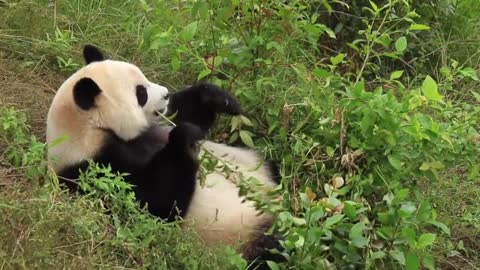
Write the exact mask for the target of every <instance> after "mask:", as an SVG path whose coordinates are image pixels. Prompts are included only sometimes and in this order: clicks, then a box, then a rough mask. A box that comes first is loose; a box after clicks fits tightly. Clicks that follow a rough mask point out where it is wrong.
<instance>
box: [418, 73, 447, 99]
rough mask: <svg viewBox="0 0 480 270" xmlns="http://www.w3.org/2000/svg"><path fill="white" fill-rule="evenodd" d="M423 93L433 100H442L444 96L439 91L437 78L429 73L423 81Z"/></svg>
mask: <svg viewBox="0 0 480 270" xmlns="http://www.w3.org/2000/svg"><path fill="white" fill-rule="evenodd" d="M422 93H423V95H424V96H425V97H427V98H428V99H429V100H433V101H440V100H442V98H443V96H441V95H440V94H439V93H438V85H437V83H436V82H435V80H434V79H433V78H432V77H430V76H428V75H427V77H426V78H425V80H424V81H423V85H422Z"/></svg>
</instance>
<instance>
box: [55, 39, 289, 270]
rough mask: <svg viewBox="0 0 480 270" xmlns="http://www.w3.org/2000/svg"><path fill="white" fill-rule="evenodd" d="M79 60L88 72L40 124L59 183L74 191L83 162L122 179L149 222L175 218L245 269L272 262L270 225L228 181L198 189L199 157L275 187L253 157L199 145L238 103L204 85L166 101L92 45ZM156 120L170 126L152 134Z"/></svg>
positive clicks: (217, 175) (68, 86)
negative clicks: (229, 251)
mask: <svg viewBox="0 0 480 270" xmlns="http://www.w3.org/2000/svg"><path fill="white" fill-rule="evenodd" d="M83 57H84V59H85V62H86V65H85V66H83V67H81V68H80V69H79V70H78V71H76V72H75V73H74V74H73V75H71V76H70V77H69V78H68V79H67V80H66V81H65V82H64V83H63V84H62V85H61V86H60V88H59V89H58V91H57V93H56V95H55V97H54V98H53V101H52V103H51V106H50V109H49V111H48V116H47V131H46V140H47V143H48V144H52V143H53V142H56V141H57V140H58V138H61V137H64V136H67V140H64V141H63V142H61V143H58V144H55V145H53V144H52V146H51V147H49V148H48V159H49V161H50V164H51V167H52V168H53V169H54V171H55V172H56V173H57V175H58V176H59V180H60V181H61V182H62V183H63V184H64V185H65V186H67V187H68V188H70V189H72V190H76V186H77V185H76V184H75V179H78V177H79V174H80V170H82V171H84V170H85V169H86V168H87V167H88V161H89V160H93V161H95V162H97V163H101V164H104V165H107V164H108V165H110V166H111V168H112V169H113V170H114V171H118V172H122V173H128V176H126V177H125V179H126V181H128V182H130V183H132V184H133V185H134V192H135V196H136V199H137V200H138V201H139V202H140V204H141V205H145V204H146V205H147V207H148V210H149V212H150V213H152V214H153V215H155V216H157V217H159V218H161V219H163V220H166V221H173V220H175V219H176V218H178V217H181V218H183V219H184V220H185V221H187V223H188V224H190V226H193V228H194V229H195V230H196V232H197V233H198V235H199V236H200V237H201V238H202V239H203V240H204V241H205V242H206V243H213V244H216V243H224V244H230V245H234V246H236V247H237V248H238V250H239V251H240V252H241V253H242V254H243V256H244V258H246V259H247V261H249V262H254V261H257V262H262V261H264V260H265V259H268V260H277V261H278V260H280V258H279V257H278V256H275V255H271V254H270V253H269V252H268V249H271V248H279V247H280V246H279V242H278V241H277V240H278V239H277V238H276V237H274V236H269V235H266V234H264V232H265V231H266V229H268V228H269V227H270V226H271V224H272V217H271V216H269V215H268V214H266V213H262V214H259V213H258V211H257V210H256V208H255V207H254V204H253V203H252V202H250V201H246V200H245V198H244V197H241V196H240V195H239V188H238V186H237V185H236V184H235V183H234V181H235V179H234V178H235V177H233V176H228V177H227V176H226V175H225V174H224V173H222V172H219V171H213V172H211V173H209V174H207V175H206V177H205V184H204V185H200V181H198V176H199V175H198V174H199V160H200V157H201V156H202V155H203V154H204V153H205V151H206V152H208V153H209V154H213V155H214V156H215V157H216V158H218V159H221V160H222V161H223V162H226V163H227V164H232V165H233V166H234V167H235V169H236V170H238V171H240V172H241V173H242V174H243V176H246V177H254V178H256V179H258V180H260V181H261V183H262V184H263V185H264V186H265V187H266V188H267V189H268V188H274V187H275V186H276V185H277V184H279V173H278V169H277V168H276V166H275V164H274V163H273V162H270V161H266V160H264V159H263V158H262V157H261V156H260V155H259V154H258V153H257V152H255V151H253V150H249V149H244V148H239V147H233V146H228V145H225V144H219V143H215V142H213V141H209V140H206V139H205V138H206V135H207V134H208V131H209V130H210V128H211V127H212V125H213V124H214V122H215V119H216V118H217V116H218V114H228V115H238V114H240V113H241V108H240V105H239V103H238V101H237V100H236V99H235V98H234V97H233V96H232V95H230V94H229V93H228V92H226V91H224V90H222V89H220V88H219V87H218V86H216V85H214V84H210V83H205V82H204V83H197V84H195V85H192V86H190V87H187V88H186V89H183V90H180V91H177V92H175V93H169V91H168V89H167V88H165V87H163V86H160V85H157V84H155V83H153V82H151V81H149V80H148V79H147V78H146V77H145V76H144V74H143V73H142V71H141V70H140V69H139V68H138V67H137V66H135V65H133V64H131V63H128V62H122V61H115V60H110V59H107V58H106V57H105V56H104V55H103V53H102V52H101V51H100V50H99V49H98V48H97V47H95V46H92V45H86V46H85V47H84V49H83ZM159 112H162V113H164V114H165V115H167V116H172V115H173V116H174V117H173V119H174V120H173V121H174V123H175V126H171V127H167V126H164V125H160V124H158V117H159V115H158V114H159ZM198 146H200V147H198ZM232 175H234V174H232ZM237 176H238V175H237ZM257 265H258V263H257ZM260 266H261V267H266V266H265V264H261V265H260Z"/></svg>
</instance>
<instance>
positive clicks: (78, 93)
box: [73, 78, 102, 110]
mask: <svg viewBox="0 0 480 270" xmlns="http://www.w3.org/2000/svg"><path fill="white" fill-rule="evenodd" d="M101 92H102V90H100V87H98V85H97V84H96V83H95V81H93V80H92V79H90V78H82V79H81V80H79V81H78V82H77V83H76V84H75V86H74V87H73V99H74V100H75V103H76V104H77V105H78V107H80V108H82V109H83V110H89V109H91V108H93V107H95V97H96V96H98V95H99V94H100V93H101Z"/></svg>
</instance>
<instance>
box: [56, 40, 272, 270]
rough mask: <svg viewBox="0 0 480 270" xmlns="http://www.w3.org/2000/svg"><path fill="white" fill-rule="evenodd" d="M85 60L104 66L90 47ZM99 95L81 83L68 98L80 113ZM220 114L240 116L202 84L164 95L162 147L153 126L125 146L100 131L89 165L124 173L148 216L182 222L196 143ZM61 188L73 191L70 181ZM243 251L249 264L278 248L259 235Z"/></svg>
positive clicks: (74, 172)
mask: <svg viewBox="0 0 480 270" xmlns="http://www.w3.org/2000/svg"><path fill="white" fill-rule="evenodd" d="M84 58H85V61H86V63H87V64H90V63H93V62H99V61H104V60H105V59H104V56H103V54H102V53H101V52H100V51H99V50H98V49H97V48H96V47H94V46H89V45H87V46H85V48H84ZM101 93H102V89H101V88H100V87H99V86H98V85H97V84H96V82H95V81H94V80H93V79H89V78H84V79H81V80H79V81H78V82H77V83H76V84H75V87H74V89H73V96H74V97H73V98H74V101H75V103H76V104H77V106H78V107H80V108H81V110H85V111H88V110H90V109H92V108H95V106H97V104H96V103H95V100H96V96H98V95H100V94H101ZM139 93H141V91H140V92H138V91H137V99H138V102H139V104H141V103H143V102H142V100H141V99H144V98H145V97H142V95H140V94H139ZM219 113H224V114H229V115H239V114H240V113H241V107H240V105H239V103H238V102H237V100H236V99H235V98H234V97H233V96H232V95H230V94H229V93H228V92H226V91H224V90H222V89H220V88H219V87H217V86H215V85H213V84H209V83H206V82H202V83H198V84H195V85H193V86H190V87H188V88H186V89H184V90H181V91H178V92H175V93H172V94H170V95H169V103H168V114H169V115H171V114H175V117H174V122H175V124H176V126H175V127H173V129H172V130H171V131H170V132H169V133H168V140H167V141H161V140H159V139H158V137H159V134H161V133H162V132H165V131H162V130H161V129H162V127H160V126H158V125H151V126H148V127H147V128H146V129H145V130H144V131H143V132H141V133H140V135H138V136H136V137H135V138H132V139H130V140H124V139H122V138H120V137H119V136H117V134H116V133H115V132H114V131H112V130H109V129H105V130H104V132H105V134H106V135H105V136H106V137H105V138H106V139H105V140H104V141H103V145H102V146H101V149H99V150H98V151H97V152H96V153H97V154H95V156H93V157H92V160H93V161H95V162H97V163H100V164H109V165H110V166H111V168H112V170H113V171H119V172H127V173H129V175H128V176H126V180H127V181H128V182H130V183H132V184H133V185H134V191H135V195H136V198H137V199H138V200H139V201H140V203H141V204H142V205H144V204H148V210H149V211H150V212H151V213H152V214H153V215H155V216H157V217H159V218H161V219H165V220H167V221H173V220H175V218H176V216H177V215H179V216H181V217H183V216H185V214H186V213H188V210H189V206H190V204H191V201H192V196H193V194H194V192H195V187H196V181H197V173H198V169H199V162H198V149H197V143H198V142H199V141H200V140H203V139H205V137H206V135H207V134H208V132H209V130H210V129H211V128H212V126H213V124H214V123H215V120H216V118H217V114H219ZM267 163H268V164H267V167H268V168H269V169H270V173H271V176H272V179H274V180H275V181H276V183H277V184H278V183H279V180H280V176H279V172H278V168H277V167H276V165H275V164H274V163H273V162H270V161H267ZM87 167H88V161H87V160H82V161H80V162H77V163H75V164H69V165H68V166H66V167H64V168H62V169H61V170H60V171H58V172H57V174H58V176H59V179H60V180H61V179H78V177H79V174H80V170H81V171H85V170H86V169H87ZM160 179H161V180H160ZM63 183H64V184H65V185H66V186H68V187H69V188H70V189H72V190H76V184H74V183H72V181H70V180H69V181H64V182H63ZM175 209H178V211H179V213H177V212H176V211H175ZM259 225H262V224H259ZM267 225H268V224H267ZM266 229H267V228H263V230H266ZM248 246H249V248H247V249H246V250H245V251H244V256H245V257H246V258H247V259H248V260H255V259H260V260H262V259H270V260H271V259H275V260H279V259H280V258H279V257H278V256H273V255H271V254H269V252H268V251H266V250H265V248H267V249H271V248H279V243H278V241H277V240H276V238H274V237H272V236H266V235H263V234H262V235H261V236H259V237H258V238H256V239H255V240H253V241H252V242H251V244H249V245H248ZM260 267H266V266H265V265H260ZM267 268H268V267H267ZM258 269H260V268H258Z"/></svg>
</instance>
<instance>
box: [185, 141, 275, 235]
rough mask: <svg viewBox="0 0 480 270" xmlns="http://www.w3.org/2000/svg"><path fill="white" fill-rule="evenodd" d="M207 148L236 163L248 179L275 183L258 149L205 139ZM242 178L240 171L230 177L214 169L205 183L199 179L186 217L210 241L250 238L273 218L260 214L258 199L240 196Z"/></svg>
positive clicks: (233, 163) (271, 184)
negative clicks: (256, 150) (257, 205)
mask: <svg viewBox="0 0 480 270" xmlns="http://www.w3.org/2000/svg"><path fill="white" fill-rule="evenodd" d="M203 148H204V149H207V150H208V151H210V152H211V153H213V154H214V155H215V156H216V157H217V158H221V159H222V160H224V161H227V162H228V163H230V164H231V165H235V166H236V167H237V168H236V169H237V170H239V171H241V172H242V174H243V176H244V177H246V178H247V179H248V178H249V177H254V178H256V179H258V180H260V181H261V182H262V183H264V184H266V186H267V187H272V186H273V185H274V184H273V181H272V180H271V177H270V175H269V170H268V169H267V168H265V167H264V166H263V165H260V166H259V164H258V162H260V161H261V159H259V158H258V156H257V154H256V153H255V152H253V151H250V150H246V149H240V148H235V147H230V146H227V145H223V144H217V143H213V142H210V141H206V142H204V143H203ZM238 179H239V175H238V174H236V173H233V174H230V177H229V178H227V177H225V173H223V172H221V171H214V172H212V173H210V174H208V175H207V176H206V179H205V184H204V186H203V187H202V186H201V185H200V181H197V187H196V191H195V194H194V196H193V198H192V203H191V204H190V208H189V209H188V211H187V215H186V217H185V219H186V220H188V221H189V222H191V225H192V226H193V228H194V229H195V230H196V231H197V233H198V234H199V236H200V237H201V238H203V239H204V240H205V241H206V242H208V243H216V242H222V243H226V244H237V243H238V242H239V241H240V242H243V241H246V240H249V239H250V237H251V235H252V233H254V232H255V231H256V229H258V227H259V226H260V225H263V224H265V223H267V222H269V220H270V216H269V215H267V214H263V215H259V214H258V211H257V210H256V209H255V206H254V202H251V201H244V198H243V197H239V194H238V192H239V189H238V187H237V185H236V184H235V183H236V181H238Z"/></svg>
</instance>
